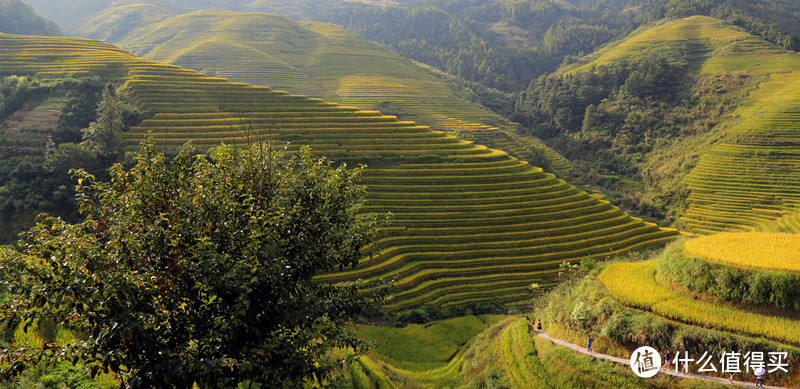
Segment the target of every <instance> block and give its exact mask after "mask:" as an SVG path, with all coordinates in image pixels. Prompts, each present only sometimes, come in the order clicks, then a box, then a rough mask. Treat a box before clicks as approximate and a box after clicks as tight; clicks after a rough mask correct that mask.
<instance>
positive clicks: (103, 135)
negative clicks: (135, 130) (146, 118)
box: [81, 84, 125, 157]
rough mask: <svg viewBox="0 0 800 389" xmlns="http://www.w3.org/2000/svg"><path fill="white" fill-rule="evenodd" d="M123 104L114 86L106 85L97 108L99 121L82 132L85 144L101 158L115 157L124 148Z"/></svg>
mask: <svg viewBox="0 0 800 389" xmlns="http://www.w3.org/2000/svg"><path fill="white" fill-rule="evenodd" d="M124 127H125V124H124V122H123V118H122V104H121V103H120V101H119V99H118V98H117V95H116V92H115V90H114V86H113V85H111V84H108V85H106V87H105V88H104V89H103V97H102V99H101V100H100V103H99V104H98V106H97V120H95V121H94V122H92V123H90V124H89V127H88V128H84V129H83V130H81V133H83V140H84V143H86V144H87V146H89V148H90V149H91V150H93V151H95V152H96V153H97V154H98V155H99V156H101V157H115V156H117V155H118V154H119V153H120V151H121V147H122V130H123V128H124Z"/></svg>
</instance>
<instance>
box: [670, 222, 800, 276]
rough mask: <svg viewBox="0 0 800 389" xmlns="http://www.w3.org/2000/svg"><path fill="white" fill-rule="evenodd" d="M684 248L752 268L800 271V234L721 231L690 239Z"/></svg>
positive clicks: (706, 256)
mask: <svg viewBox="0 0 800 389" xmlns="http://www.w3.org/2000/svg"><path fill="white" fill-rule="evenodd" d="M683 248H684V250H685V251H686V252H687V253H688V254H691V255H695V256H698V257H701V258H704V259H706V260H708V261H713V262H719V263H726V264H729V265H733V266H736V267H741V268H748V269H770V270H779V271H792V272H797V271H800V235H797V234H775V233H752V232H751V233H747V232H737V233H732V232H728V233H721V234H715V235H710V236H703V237H699V238H695V239H692V240H689V241H687V242H686V243H684V244H683Z"/></svg>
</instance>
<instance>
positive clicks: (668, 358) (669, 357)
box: [664, 350, 672, 370]
mask: <svg viewBox="0 0 800 389" xmlns="http://www.w3.org/2000/svg"><path fill="white" fill-rule="evenodd" d="M664 361H666V362H667V363H666V366H667V370H669V369H670V368H671V367H672V353H671V352H669V350H667V352H665V353H664Z"/></svg>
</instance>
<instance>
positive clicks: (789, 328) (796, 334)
mask: <svg viewBox="0 0 800 389" xmlns="http://www.w3.org/2000/svg"><path fill="white" fill-rule="evenodd" d="M598 279H600V281H601V282H602V283H603V285H605V287H606V289H607V290H608V292H609V293H610V294H611V295H612V296H613V297H614V298H615V299H617V301H619V302H620V303H622V304H623V305H627V306H631V307H635V308H639V309H643V310H649V311H652V312H653V313H655V314H658V315H660V316H663V317H666V318H669V319H673V320H678V321H681V322H684V323H688V324H693V325H699V326H711V327H715V328H718V329H721V330H727V331H732V332H735V333H738V334H749V335H756V336H764V337H766V338H770V339H774V340H778V341H784V342H789V343H792V344H800V320H796V319H789V318H785V317H781V316H776V315H768V314H761V313H756V312H751V311H747V310H744V309H739V308H737V307H735V306H733V305H730V304H725V303H712V302H707V301H703V300H697V299H693V298H691V297H688V296H684V295H682V294H680V293H678V292H676V291H673V290H672V289H670V288H667V287H665V286H663V285H661V284H659V283H658V282H657V281H656V260H650V261H646V262H638V263H614V264H611V265H609V266H608V267H606V268H605V269H604V270H603V271H602V272H601V273H600V274H599V275H598Z"/></svg>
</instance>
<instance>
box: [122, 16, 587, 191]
mask: <svg viewBox="0 0 800 389" xmlns="http://www.w3.org/2000/svg"><path fill="white" fill-rule="evenodd" d="M187 31H190V33H187ZM120 45H121V46H122V47H125V48H128V49H130V50H131V51H132V52H134V53H137V54H139V55H142V56H144V57H145V58H148V59H153V60H157V61H164V62H168V63H172V64H175V65H180V66H183V67H186V68H190V69H195V70H198V71H201V72H204V73H206V74H209V75H214V76H218V77H225V78H228V79H230V80H232V81H238V82H246V83H249V84H252V85H262V86H269V87H271V88H273V89H276V90H287V91H290V92H291V93H294V94H302V95H307V96H311V97H316V98H323V99H325V100H326V101H334V102H337V103H341V104H344V105H348V106H355V107H359V108H361V109H368V110H375V109H383V110H386V109H389V110H390V111H391V112H390V113H391V114H394V113H397V114H399V116H400V117H401V118H402V119H403V120H411V121H415V122H416V123H418V124H421V125H426V126H429V127H430V128H432V129H434V130H439V131H443V132H446V133H449V134H454V133H459V132H462V131H464V132H468V131H472V130H474V129H485V130H486V131H488V133H490V134H491V135H492V136H491V137H485V136H484V137H481V138H480V140H478V139H474V140H475V141H476V143H479V144H482V145H485V146H487V147H493V148H501V149H503V150H504V151H506V152H508V153H509V154H511V155H513V156H515V157H517V158H518V159H521V160H526V161H529V162H530V161H533V160H534V159H532V158H531V156H532V154H531V153H532V152H534V151H535V150H541V152H543V153H545V155H546V156H547V158H550V159H552V162H551V168H552V171H553V172H554V173H556V174H557V175H559V176H560V177H562V178H567V179H569V177H571V174H570V172H571V170H572V165H571V164H570V163H569V162H568V161H567V160H566V159H564V158H563V157H561V156H560V155H559V154H558V153H556V152H555V151H554V150H552V149H550V148H549V147H547V146H546V145H544V144H543V143H542V142H541V141H540V140H538V139H536V138H533V137H528V136H522V135H520V134H517V132H516V130H515V126H514V125H513V124H512V123H509V122H507V121H506V120H504V119H502V118H501V117H499V116H497V115H493V114H490V113H488V112H486V111H484V110H482V109H479V108H477V107H476V106H474V105H473V104H471V103H469V102H468V101H466V100H464V99H461V98H459V97H457V96H455V95H454V94H453V93H452V92H451V91H450V89H449V88H447V86H445V84H444V83H443V82H442V80H440V79H439V78H437V77H436V76H434V75H433V74H431V72H429V71H427V70H424V69H422V68H420V67H418V66H416V65H414V64H412V63H411V62H410V61H409V60H407V59H404V58H402V57H400V56H399V55H397V54H395V53H392V52H390V51H387V50H384V49H383V48H380V47H379V46H377V45H374V44H371V43H368V42H366V41H364V40H363V39H361V38H359V37H358V36H356V35H355V34H353V33H351V32H348V31H346V30H343V29H341V28H338V27H334V26H331V25H328V24H324V23H318V22H302V23H295V22H292V21H291V20H289V19H286V18H284V17H280V16H277V15H268V14H259V13H239V12H233V11H221V10H214V11H198V12H192V13H189V14H185V15H181V16H178V17H175V18H171V19H168V20H165V21H163V22H161V23H157V24H154V25H153V26H152V28H151V31H150V32H148V33H147V34H143V35H141V36H140V35H138V34H137V35H136V36H131V37H128V38H127V39H123V40H122V41H121V42H120ZM395 111H396V112H395ZM466 139H469V140H473V138H471V137H468V136H467V137H466ZM495 139H497V140H498V141H495ZM505 146H507V147H505Z"/></svg>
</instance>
